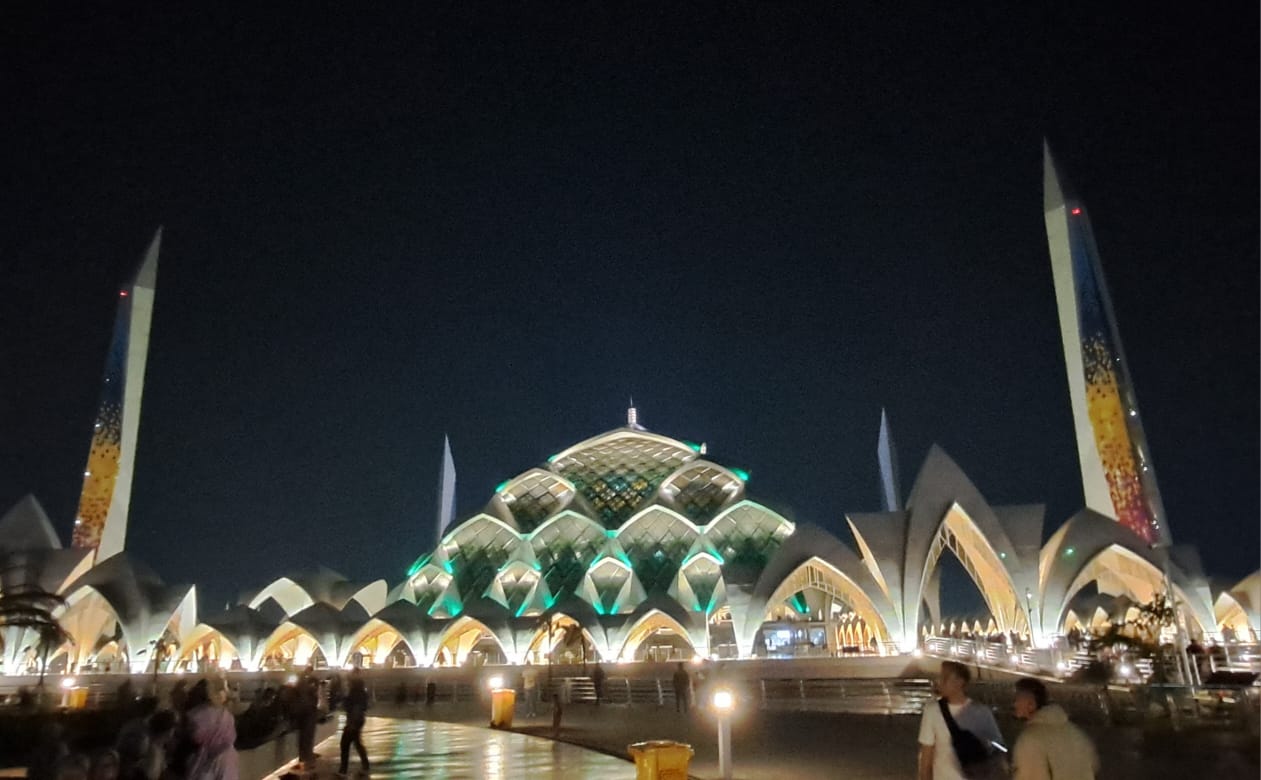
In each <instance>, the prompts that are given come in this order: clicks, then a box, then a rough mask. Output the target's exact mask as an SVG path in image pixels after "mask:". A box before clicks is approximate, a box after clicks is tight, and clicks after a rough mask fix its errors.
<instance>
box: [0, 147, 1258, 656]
mask: <svg viewBox="0 0 1261 780" xmlns="http://www.w3.org/2000/svg"><path fill="white" fill-rule="evenodd" d="M1044 198H1045V211H1046V225H1047V238H1048V244H1049V249H1050V256H1051V261H1052V267H1053V271H1054V280H1055V292H1056V299H1057V303H1058V306H1059V313H1060V325H1061V333H1062V335H1063V343H1064V353H1065V358H1066V366H1067V374H1068V384H1069V397H1070V401H1071V404H1072V408H1073V414H1074V420H1075V428H1076V433H1077V443H1078V455H1079V460H1080V465H1081V472H1082V486H1083V492H1084V495H1085V499H1086V506H1085V508H1083V509H1082V510H1081V511H1079V512H1077V513H1076V514H1074V515H1073V516H1072V517H1069V518H1067V519H1065V520H1063V521H1058V520H1057V519H1051V522H1052V523H1058V524H1053V525H1048V518H1047V517H1046V516H1045V514H1046V513H1045V509H1044V507H1043V506H1041V505H1036V504H1029V505H1019V506H992V505H990V504H989V502H987V501H986V499H985V497H984V496H983V494H982V493H981V491H980V489H978V487H977V486H976V484H974V482H973V481H972V479H971V478H969V476H968V475H966V474H965V473H964V472H963V470H962V469H960V468H959V466H958V465H957V464H956V463H955V462H954V461H952V460H951V458H950V456H949V455H947V454H946V452H945V451H943V450H942V449H941V448H939V447H936V446H934V447H932V448H931V449H930V450H929V452H928V454H927V455H926V457H925V458H924V460H923V462H922V463H921V465H920V467H919V469H918V471H917V472H916V474H915V477H914V479H913V480H912V481H911V483H910V490H909V491H907V492H904V491H903V490H902V485H901V483H900V480H899V478H898V474H897V469H896V462H897V458H896V455H895V451H894V445H893V437H892V434H891V431H890V425H889V421H888V420H887V419H885V418H882V420H881V429H880V437H879V442H878V446H877V454H878V461H879V467H880V474H881V482H882V488H883V489H882V503H883V506H882V508H881V511H879V512H864V513H853V512H851V513H846V514H845V518H846V521H847V523H848V526H849V529H850V531H851V532H852V534H853V538H854V540H855V546H856V547H857V549H852V548H851V547H850V546H848V545H847V544H845V543H844V542H842V541H841V540H839V539H838V538H836V537H835V536H834V535H832V534H830V533H829V532H827V531H825V530H824V529H822V528H820V527H818V526H815V525H810V524H808V523H805V522H792V521H790V520H788V519H787V518H785V517H784V516H783V515H781V514H780V513H778V512H776V511H775V510H774V509H773V508H771V507H768V506H766V505H765V504H762V503H759V501H758V500H757V499H756V497H754V496H751V495H749V493H748V490H747V488H748V475H747V474H746V473H744V472H742V471H741V470H740V469H737V468H733V467H730V466H726V465H723V464H720V463H718V462H717V461H716V460H712V459H710V457H709V454H708V452H707V448H706V446H705V445H704V444H700V443H696V442H691V441H687V440H684V439H678V438H674V437H672V436H668V435H664V434H661V433H657V432H653V431H649V430H648V429H646V428H645V427H644V426H643V425H641V424H640V420H639V417H638V413H637V411H636V409H635V408H634V406H633V404H632V405H631V408H630V409H629V410H628V412H627V418H626V422H625V425H623V426H622V427H619V428H616V429H614V430H611V431H608V432H605V433H602V434H599V435H597V436H594V437H592V438H590V439H587V440H585V441H582V442H579V443H577V444H574V445H572V446H570V447H567V448H565V449H562V450H560V451H559V452H557V453H556V454H554V455H552V456H551V457H549V458H548V459H547V461H546V462H545V463H540V464H537V465H534V466H532V467H529V468H526V469H525V470H524V471H522V472H521V473H520V474H518V475H517V476H516V477H514V478H512V479H510V480H508V481H507V482H505V483H503V484H502V485H500V486H498V487H497V488H495V489H494V490H493V491H492V492H491V493H490V495H489V497H488V500H487V502H486V504H485V506H484V507H483V508H482V509H481V510H479V511H477V512H475V513H473V514H471V515H467V516H457V515H456V511H455V501H454V495H455V466H454V462H453V459H452V457H451V450H450V446H449V444H448V445H446V446H444V453H443V467H442V473H441V478H440V485H439V496H440V508H439V511H438V513H437V518H436V520H435V522H436V524H437V526H438V538H439V542H438V544H437V547H436V548H435V549H433V550H431V551H425V552H424V554H422V555H420V556H419V557H418V558H417V560H416V562H415V564H414V565H413V566H412V567H411V569H410V570H409V571H408V572H407V573H406V575H405V576H404V577H403V578H402V579H401V580H400V581H387V580H385V579H380V580H376V581H374V582H367V583H363V582H351V581H348V580H347V579H346V578H344V577H342V576H341V575H339V574H337V573H336V572H333V571H331V570H328V569H317V570H314V571H304V572H289V573H285V574H284V575H283V576H279V577H277V578H275V579H273V580H272V581H271V582H270V583H269V584H267V585H265V586H264V587H262V588H260V589H258V590H254V591H250V592H247V593H244V594H242V595H241V597H240V599H239V601H238V603H237V604H235V605H233V606H231V607H230V608H228V609H226V610H223V611H203V610H202V609H199V605H198V603H197V594H196V588H195V586H191V585H180V586H174V585H168V584H166V583H164V582H163V581H162V580H161V579H160V578H159V577H158V576H157V575H156V574H155V573H154V572H153V571H152V570H151V569H150V568H149V567H147V566H146V565H145V564H144V563H143V562H141V561H138V560H136V559H134V558H133V557H131V555H130V554H129V553H128V552H127V551H126V549H125V542H126V530H127V513H128V508H129V505H130V492H131V484H132V466H133V463H134V455H135V449H136V442H137V433H138V430H139V418H140V408H141V396H142V390H143V379H144V369H145V360H146V356H147V350H148V336H149V326H150V320H151V314H152V307H153V300H154V295H155V290H156V286H157V266H158V255H159V249H160V244H161V234H160V232H159V234H158V235H157V236H155V237H154V240H153V242H152V244H151V246H150V247H149V249H148V251H147V252H146V255H145V257H144V260H143V262H142V263H141V266H140V271H139V272H138V274H137V276H136V278H135V280H134V281H133V282H132V283H131V284H130V285H128V286H127V287H126V288H124V289H122V290H120V291H119V302H118V316H117V320H116V322H115V329H114V339H113V342H112V343H111V348H110V353H109V357H108V360H107V364H106V372H105V382H104V389H103V393H102V400H101V405H100V410H99V412H98V417H97V421H96V424H95V426H94V430H93V439H92V443H91V447H90V450H89V456H88V462H87V466H86V468H85V470H84V484H83V491H82V494H81V499H80V505H79V510H78V514H77V517H76V519H75V521H74V529H73V536H72V540H71V545H70V546H69V547H63V546H62V543H61V541H60V538H59V537H58V535H57V533H56V531H55V529H54V526H53V523H52V522H51V521H50V520H49V518H48V517H47V515H46V514H45V513H44V511H43V510H42V508H41V507H40V505H39V503H38V501H36V500H35V499H34V498H33V497H30V496H28V497H26V498H24V499H22V500H21V501H19V502H18V503H17V504H16V505H15V506H14V507H12V508H11V509H10V510H9V511H8V512H7V513H6V514H5V515H4V516H3V517H2V518H0V567H2V568H0V593H3V591H5V590H8V591H10V592H14V591H16V590H20V589H22V588H24V587H26V588H30V587H34V588H39V589H42V590H46V591H49V592H52V593H57V594H59V595H60V596H62V597H63V598H64V605H63V606H61V607H59V608H58V610H57V616H58V618H59V621H60V623H61V625H62V627H63V628H64V629H65V634H66V635H65V636H64V637H58V638H56V639H54V640H48V639H47V638H41V636H39V635H38V633H37V632H35V631H34V630H30V629H25V628H22V627H17V626H6V627H4V628H3V629H0V640H2V642H3V645H2V647H3V650H2V652H0V663H2V667H0V668H2V669H3V672H4V673H5V674H7V675H20V674H28V673H31V672H32V671H33V670H34V669H35V668H36V667H37V666H38V665H39V663H40V662H41V659H44V658H47V661H48V668H49V669H50V670H51V671H54V672H57V671H70V672H85V671H91V670H96V671H106V670H117V671H122V670H125V669H130V670H131V671H133V672H143V671H150V672H154V671H177V670H180V669H206V668H216V667H217V668H222V669H242V670H250V671H252V670H259V669H275V668H290V667H292V666H301V665H305V664H307V663H314V664H316V665H317V666H329V667H341V666H343V665H347V664H359V665H363V666H369V667H374V666H390V667H400V666H430V665H435V664H437V665H465V664H484V663H485V664H503V663H507V664H522V663H526V662H536V663H537V662H541V661H543V660H544V659H545V658H547V657H548V656H549V655H551V654H552V653H553V652H554V651H555V650H556V649H557V647H558V646H560V645H561V644H562V643H564V644H565V646H566V647H569V648H572V647H574V646H575V645H576V646H577V647H578V648H579V652H581V654H582V655H585V656H587V657H588V658H590V659H602V660H607V661H635V660H657V661H663V660H681V659H686V658H692V657H694V656H702V657H713V658H731V659H736V658H754V657H768V658H775V657H800V656H815V655H818V656H836V655H842V654H854V655H861V654H876V655H891V654H899V653H909V652H914V651H916V649H917V648H919V647H920V646H921V645H922V644H923V643H924V642H925V640H926V638H928V637H931V636H934V635H937V634H939V633H941V632H942V631H944V630H945V629H946V628H947V626H946V623H947V622H948V621H947V620H946V619H945V618H944V617H943V615H942V614H941V608H940V595H939V591H940V583H941V573H940V572H941V570H940V566H939V563H940V561H941V559H942V555H943V553H947V552H948V553H950V554H952V555H954V556H955V557H956V558H957V559H958V561H959V562H960V563H961V564H962V567H963V568H964V570H966V571H967V573H968V575H969V576H970V577H971V579H972V580H973V582H974V583H975V584H976V586H977V589H978V590H979V592H980V593H981V594H982V596H983V597H984V599H985V603H986V607H987V612H988V614H987V615H985V616H984V617H981V618H977V619H975V620H974V621H973V622H971V623H969V624H968V625H966V626H965V628H966V629H967V630H968V631H969V632H971V633H977V634H982V635H994V636H997V635H1002V636H1004V637H1007V638H1010V639H1011V640H1012V641H1015V642H1018V643H1019V644H1020V645H1021V646H1023V647H1028V648H1029V649H1030V652H1032V653H1033V654H1034V656H1033V663H1035V664H1036V665H1041V666H1047V664H1046V663H1045V658H1040V657H1039V656H1038V653H1043V654H1045V653H1048V652H1050V651H1051V649H1053V648H1054V647H1055V646H1056V644H1057V642H1061V641H1062V637H1063V636H1064V635H1065V634H1067V633H1068V632H1070V631H1072V630H1074V629H1079V630H1086V631H1089V630H1098V629H1099V628H1101V627H1102V626H1105V625H1107V624H1109V623H1115V622H1123V621H1125V620H1126V619H1127V616H1128V617H1131V618H1132V616H1133V612H1134V610H1135V609H1136V608H1137V607H1138V605H1142V604H1145V603H1149V602H1151V601H1153V600H1154V599H1155V598H1157V597H1158V596H1161V595H1167V594H1172V597H1173V599H1174V602H1175V603H1176V604H1177V606H1178V615H1179V622H1180V623H1181V624H1183V626H1184V629H1185V632H1186V634H1188V635H1189V636H1191V637H1195V638H1200V639H1202V640H1223V639H1234V640H1237V641H1246V642H1256V641H1257V640H1258V634H1259V632H1261V572H1257V573H1254V574H1252V575H1251V576H1249V577H1248V578H1246V579H1245V580H1243V581H1242V582H1240V583H1237V584H1230V583H1226V584H1223V583H1219V582H1215V581H1212V580H1210V579H1209V578H1207V577H1206V576H1205V575H1204V573H1203V572H1202V571H1201V569H1200V566H1199V563H1198V557H1197V555H1196V554H1195V551H1194V550H1193V549H1188V548H1185V547H1179V546H1175V545H1174V544H1173V543H1172V538H1171V535H1170V531H1169V524H1168V521H1167V519H1166V517H1165V512H1164V508H1163V505H1162V504H1161V501H1160V494H1159V491H1158V489H1157V484H1156V476H1155V471H1154V467H1153V466H1152V463H1151V455H1150V453H1149V451H1148V449H1147V444H1146V440H1145V437H1144V436H1143V429H1142V423H1141V418H1140V416H1139V412H1138V406H1137V400H1136V396H1135V393H1134V388H1133V384H1132V382H1131V380H1130V377H1129V371H1128V366H1127V364H1126V361H1125V358H1124V354H1123V352H1122V349H1121V341H1120V334H1119V331H1118V330H1117V324H1116V320H1115V317H1114V316H1113V314H1112V306H1111V301H1110V298H1109V295H1108V292H1107V287H1106V285H1105V283H1104V278H1103V274H1102V268H1101V266H1100V263H1099V258H1098V253H1097V251H1096V249H1095V245H1094V239H1093V236H1092V233H1091V228H1090V224H1089V221H1088V217H1087V215H1086V213H1085V207H1084V205H1083V204H1082V203H1081V201H1080V199H1078V198H1077V197H1075V196H1074V195H1073V194H1072V193H1071V192H1070V191H1068V189H1067V188H1066V187H1065V186H1064V183H1063V178H1062V177H1061V176H1060V175H1059V172H1058V171H1057V169H1056V166H1055V163H1054V161H1053V160H1052V158H1051V156H1050V153H1049V151H1047V152H1046V153H1045V166H1044ZM273 574H274V573H273ZM260 580H262V578H260ZM956 628H957V626H956ZM1047 657H1048V658H1049V656H1047Z"/></svg>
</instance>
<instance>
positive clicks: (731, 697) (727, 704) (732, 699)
mask: <svg viewBox="0 0 1261 780" xmlns="http://www.w3.org/2000/svg"><path fill="white" fill-rule="evenodd" d="M711 703H712V704H713V707H714V713H715V714H716V715H717V716H718V771H719V773H720V774H721V775H722V780H731V713H732V711H733V710H735V707H736V696H735V694H734V693H732V692H731V691H730V690H728V689H727V688H719V689H718V690H716V691H714V696H713V699H712V700H711Z"/></svg>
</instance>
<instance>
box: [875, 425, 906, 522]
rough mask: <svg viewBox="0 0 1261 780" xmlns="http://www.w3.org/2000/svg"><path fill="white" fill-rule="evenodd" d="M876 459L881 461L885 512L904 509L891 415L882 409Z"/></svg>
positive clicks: (882, 497) (882, 501)
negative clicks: (890, 423)
mask: <svg viewBox="0 0 1261 780" xmlns="http://www.w3.org/2000/svg"><path fill="white" fill-rule="evenodd" d="M876 460H877V461H878V462H879V463H880V503H881V504H882V505H883V509H884V511H885V512H900V511H901V510H902V484H901V482H900V481H899V480H898V451H897V448H896V447H894V446H893V430H892V429H891V428H890V427H889V416H888V415H887V414H885V411H884V409H881V410H880V441H879V443H878V444H877V445H876Z"/></svg>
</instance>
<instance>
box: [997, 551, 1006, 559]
mask: <svg viewBox="0 0 1261 780" xmlns="http://www.w3.org/2000/svg"><path fill="white" fill-rule="evenodd" d="M998 557H999V558H1003V559H1006V558H1007V553H1005V552H1000V553H999V554H998Z"/></svg>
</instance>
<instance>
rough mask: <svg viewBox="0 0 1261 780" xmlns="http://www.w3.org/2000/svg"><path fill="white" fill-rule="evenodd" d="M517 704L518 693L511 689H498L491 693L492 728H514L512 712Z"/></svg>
mask: <svg viewBox="0 0 1261 780" xmlns="http://www.w3.org/2000/svg"><path fill="white" fill-rule="evenodd" d="M516 704H517V692H516V691H514V690H513V689H511V688H496V689H495V690H493V691H491V692H490V727H491V728H492V729H510V728H512V712H513V708H514V707H515V706H516Z"/></svg>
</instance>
